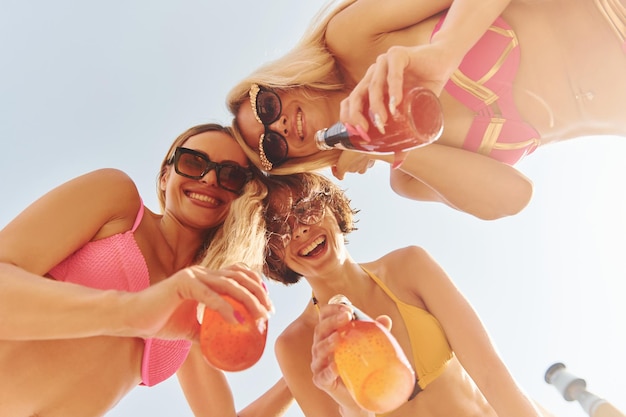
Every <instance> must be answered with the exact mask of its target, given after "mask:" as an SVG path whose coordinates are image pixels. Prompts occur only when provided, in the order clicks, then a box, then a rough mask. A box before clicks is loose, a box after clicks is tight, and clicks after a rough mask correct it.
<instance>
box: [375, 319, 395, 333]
mask: <svg viewBox="0 0 626 417" xmlns="http://www.w3.org/2000/svg"><path fill="white" fill-rule="evenodd" d="M376 321H377V322H379V323H380V324H382V325H383V326H384V327H385V328H386V329H387V330H389V331H391V324H392V322H391V317H389V316H387V315H382V316H378V317H376Z"/></svg>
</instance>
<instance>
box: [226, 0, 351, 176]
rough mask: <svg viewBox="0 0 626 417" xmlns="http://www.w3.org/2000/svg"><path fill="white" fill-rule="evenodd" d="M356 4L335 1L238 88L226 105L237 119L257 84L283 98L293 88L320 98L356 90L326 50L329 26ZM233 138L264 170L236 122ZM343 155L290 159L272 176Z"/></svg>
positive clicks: (326, 153) (313, 166) (308, 168)
mask: <svg viewBox="0 0 626 417" xmlns="http://www.w3.org/2000/svg"><path fill="white" fill-rule="evenodd" d="M355 1H356V0H331V1H330V2H329V3H327V4H326V5H325V6H324V7H323V8H322V9H321V10H320V11H319V12H318V13H317V14H316V15H315V17H314V18H313V19H312V20H311V23H310V25H309V26H308V28H307V29H306V30H305V32H304V34H303V35H302V37H301V38H300V40H299V41H298V43H297V44H296V45H295V46H294V47H293V48H292V49H291V50H290V51H288V52H287V53H286V54H285V55H283V56H282V57H280V58H278V59H275V60H273V61H270V62H268V63H266V64H264V65H262V66H260V67H259V68H257V69H256V70H255V71H253V72H252V73H251V74H250V75H249V76H248V77H246V78H244V79H243V80H241V81H240V82H239V83H238V84H237V85H235V86H234V87H233V88H232V89H231V90H230V92H229V93H228V95H227V96H226V105H227V107H228V109H229V110H230V111H231V113H232V114H233V115H235V116H236V115H237V113H238V112H239V108H240V107H241V106H242V105H245V104H249V103H250V100H249V95H248V94H249V91H250V86H251V85H252V84H253V83H256V84H259V85H262V86H265V87H269V88H272V89H274V90H276V91H277V92H278V93H279V94H280V93H281V92H285V91H287V90H290V89H293V88H299V89H302V91H303V93H304V94H308V93H315V95H316V96H319V95H320V94H321V95H322V96H323V94H324V93H328V92H343V93H345V94H346V95H347V94H348V92H349V91H350V90H351V89H352V87H354V86H353V85H349V84H348V82H347V81H346V80H345V78H344V77H343V75H342V73H341V71H340V69H339V66H338V65H337V62H336V60H335V57H334V56H333V54H332V53H331V52H330V51H329V50H328V48H327V46H326V28H327V26H328V22H329V21H330V20H331V19H332V18H333V17H334V16H335V15H336V14H337V13H339V12H340V11H342V10H343V9H345V8H346V7H348V6H349V5H350V4H352V3H354V2H355ZM232 127H233V136H234V137H235V139H236V140H237V142H238V143H239V144H240V145H241V147H242V148H243V149H244V151H245V153H246V155H247V156H248V158H250V161H251V162H252V163H253V164H254V165H256V166H257V167H259V168H262V166H261V161H260V159H259V156H258V154H257V151H255V150H254V149H252V148H251V147H250V146H249V145H248V144H247V143H246V141H245V140H244V139H243V135H242V134H241V130H240V128H239V126H238V124H237V121H236V120H233V124H232ZM340 153H341V151H323V152H318V153H316V154H314V155H310V156H307V157H300V158H289V159H288V160H287V161H286V162H285V163H284V164H283V165H281V166H280V167H277V168H274V169H272V174H276V175H285V174H291V173H294V172H306V171H316V170H319V169H322V168H325V167H328V166H330V165H333V164H334V163H335V162H336V161H337V158H338V157H339V154H340Z"/></svg>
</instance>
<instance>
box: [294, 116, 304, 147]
mask: <svg viewBox="0 0 626 417" xmlns="http://www.w3.org/2000/svg"><path fill="white" fill-rule="evenodd" d="M303 125H304V123H303V122H302V109H298V112H297V113H296V133H297V134H298V137H299V138H300V140H304V129H303Z"/></svg>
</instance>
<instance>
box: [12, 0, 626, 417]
mask: <svg viewBox="0 0 626 417" xmlns="http://www.w3.org/2000/svg"><path fill="white" fill-rule="evenodd" d="M321 4H322V1H321V0H306V1H298V2H295V1H290V0H278V1H277V0H271V1H266V2H259V1H254V0H229V1H223V2H221V1H219V2H218V1H209V0H205V1H199V0H195V1H194V0H177V1H168V2H165V1H160V0H156V1H155V0H137V1H130V2H128V1H120V0H111V1H107V2H99V3H93V2H79V1H68V0H59V1H56V2H48V1H42V0H33V1H17V0H0V60H1V61H0V141H1V143H2V149H3V152H2V164H0V178H2V179H3V181H2V182H1V183H0V193H1V195H2V199H1V204H0V227H1V226H3V225H5V224H6V223H7V222H9V221H10V220H11V219H12V218H13V217H14V216H15V215H17V214H18V213H19V212H20V211H21V210H22V209H24V208H25V207H26V206H27V205H28V204H30V203H31V202H32V201H33V200H35V199H36V198H37V197H39V196H40V195H41V194H43V193H44V192H46V191H47V190H49V189H50V188H52V187H54V186H56V185H58V184H60V183H62V182H64V181H66V180H68V179H70V178H72V177H74V176H76V175H79V174H82V173H85V172H87V171H90V170H93V169H97V168H101V167H116V168H120V169H123V170H125V171H127V172H128V173H129V174H130V175H131V176H132V177H133V178H134V179H135V180H136V182H137V184H138V187H139V189H140V191H141V193H142V194H143V197H144V201H145V203H146V204H147V205H148V206H149V207H150V208H151V209H153V210H158V203H157V200H156V197H155V178H156V173H157V169H158V166H159V163H160V161H161V158H162V156H163V154H164V153H165V151H166V150H167V148H168V146H169V144H170V142H171V141H172V140H173V139H174V138H175V137H176V136H177V135H178V133H180V132H181V131H183V130H184V129H186V128H187V127H189V126H191V125H194V124H197V123H202V122H208V121H214V122H221V123H228V122H229V121H230V116H229V114H228V112H227V110H226V108H225V105H224V97H225V95H226V92H227V91H228V90H229V88H230V86H232V85H233V84H234V83H235V82H236V81H238V80H239V79H240V78H242V77H243V76H244V75H246V74H247V73H249V72H250V71H251V70H252V69H253V68H255V67H256V66H258V65H259V64H261V63H262V62H264V61H265V60H268V59H271V58H274V57H277V56H278V55H280V54H281V53H283V52H285V51H286V50H287V49H288V48H289V47H290V46H291V45H293V44H294V43H295V42H296V40H297V38H298V37H299V36H300V34H301V33H302V31H303V29H304V27H305V26H306V24H307V22H308V21H309V19H310V18H311V17H312V16H313V14H314V12H315V11H316V10H317V9H318V8H319V7H320V6H321ZM625 156H626V143H625V142H624V139H617V138H585V139H581V140H577V141H574V142H571V143H567V144H557V145H550V146H548V147H546V148H545V149H540V150H539V151H537V152H536V153H535V154H534V155H531V156H530V157H529V158H527V159H526V160H524V161H522V163H521V164H520V165H519V169H520V170H522V171H523V172H524V173H525V174H526V175H528V176H529V177H530V178H531V179H532V180H533V181H534V182H535V186H536V190H535V196H534V198H533V201H532V202H531V204H530V205H529V207H527V209H526V210H525V211H524V212H522V213H521V214H519V215H517V216H515V217H513V218H507V219H502V220H499V221H495V222H484V221H479V220H476V219H473V218H471V217H469V216H468V215H465V214H462V213H457V212H455V211H453V210H452V209H449V208H447V207H444V206H442V205H436V204H425V203H417V202H413V201H409V200H404V199H402V198H400V197H397V196H395V195H394V194H393V193H392V192H391V191H390V190H389V187H388V185H387V175H388V173H387V171H388V169H387V166H384V165H376V166H375V167H374V168H373V169H372V170H370V171H369V172H368V173H367V174H366V175H352V176H350V177H349V178H348V179H347V180H346V181H344V182H342V183H341V184H342V185H343V186H344V188H346V189H347V191H348V194H349V196H350V197H351V198H352V200H353V202H354V205H355V206H356V207H357V208H359V209H361V212H360V214H359V216H358V217H359V219H360V222H359V224H358V226H359V230H358V231H357V232H355V233H354V234H353V235H352V236H351V237H350V244H349V248H350V249H351V252H352V254H353V257H354V258H355V259H356V260H357V261H367V260H371V259H374V258H376V257H378V256H380V255H382V254H384V253H386V252H388V251H390V250H392V249H395V248H397V247H401V246H405V245H413V244H415V245H420V246H423V247H425V248H426V249H427V250H429V251H430V252H431V254H432V255H433V256H434V257H435V259H437V260H438V261H439V263H440V264H441V265H442V266H443V267H444V268H445V269H446V270H447V271H448V273H449V274H450V276H451V277H452V279H453V280H454V281H455V282H456V284H457V285H458V286H459V287H460V288H461V289H462V291H463V292H464V293H465V294H466V296H467V297H468V298H469V300H470V301H471V303H472V304H473V305H474V307H475V308H476V310H477V311H478V313H479V314H480V316H481V317H482V319H483V320H484V322H485V325H486V326H487V328H488V330H489V332H490V334H491V336H492V337H493V340H494V342H495V344H496V345H497V346H498V348H499V350H500V352H501V354H502V356H503V357H504V359H505V361H506V363H507V364H508V366H509V367H510V369H511V372H512V373H513V375H514V376H515V377H516V378H517V380H518V381H519V382H520V384H521V385H522V387H523V388H524V389H525V390H526V391H527V392H528V393H529V394H530V395H531V396H532V397H533V398H535V399H536V400H538V401H540V402H542V403H543V404H544V405H546V406H547V407H548V408H550V409H551V410H553V411H554V412H555V413H557V414H559V415H561V416H572V417H576V416H583V413H582V411H581V410H580V409H579V408H578V406H577V405H574V404H571V403H567V402H565V401H564V400H563V399H562V398H560V396H559V395H558V394H557V392H556V390H555V389H554V388H553V387H551V386H549V385H547V384H546V383H545V382H544V381H543V374H544V371H545V370H546V368H547V367H548V366H549V365H551V364H552V363H554V362H557V361H562V362H564V363H566V364H567V365H568V368H569V369H570V370H571V371H572V372H575V373H577V374H579V375H580V376H582V377H584V378H586V379H587V382H588V386H589V388H590V389H591V390H592V391H594V392H596V393H598V394H600V395H602V396H604V397H606V398H608V399H610V400H612V401H613V403H614V404H616V405H618V406H619V407H620V408H621V409H623V410H626V396H624V388H625V387H626V379H625V377H624V376H625V375H626V362H625V360H624V357H623V353H624V352H626V331H625V330H624V329H625V328H626V307H625V303H624V302H623V301H622V300H623V299H624V296H626V285H625V282H626V273H625V272H626V256H625V254H626V238H625V233H624V232H626V215H624V213H626V190H625V187H624V178H626V168H625V167H624V163H623V161H624V158H625ZM270 291H271V294H272V296H273V299H274V301H275V304H276V305H277V315H276V316H275V317H274V318H272V321H271V322H270V338H269V340H268V349H267V350H266V352H265V355H264V357H263V358H262V360H261V362H260V363H259V364H258V365H256V366H255V367H254V368H252V369H251V370H249V371H244V372H241V373H235V374H229V375H228V377H229V380H230V382H231V384H232V389H233V391H234V393H235V396H236V400H237V404H238V405H239V406H240V407H242V406H244V405H245V404H247V403H248V402H250V401H251V400H252V399H254V398H255V397H256V396H258V395H259V394H260V393H261V392H262V391H264V390H265V389H266V388H267V387H269V386H270V385H271V384H272V383H273V382H274V381H275V380H276V379H277V378H279V376H280V373H279V370H278V367H277V365H276V362H275V359H274V354H273V350H272V344H273V339H274V338H275V337H276V335H277V334H278V333H279V332H280V331H281V330H282V329H283V328H284V327H285V325H286V324H287V323H288V322H289V321H290V320H291V319H292V318H294V317H295V316H296V315H297V314H299V312H300V311H301V310H302V308H303V307H304V304H305V303H306V302H307V299H308V295H309V289H308V288H307V287H306V284H301V285H298V286H296V287H290V288H283V287H281V286H279V285H277V284H273V285H271V286H270ZM50 383H54V381H50ZM109 415H110V416H115V417H131V416H137V415H152V416H154V417H160V416H171V415H176V416H180V417H185V416H191V412H190V411H189V409H188V407H187V405H186V403H185V401H184V398H183V396H182V394H181V391H180V389H179V388H178V384H177V381H176V378H175V377H174V378H171V379H170V380H168V381H167V382H165V383H163V384H162V385H160V386H157V387H154V388H146V387H138V388H137V389H135V390H134V391H133V392H132V393H131V395H129V396H128V397H127V398H126V399H124V400H123V401H122V402H121V403H120V404H119V405H118V407H117V408H116V409H115V410H114V411H112V412H111V413H109ZM288 416H289V417H299V416H302V413H301V412H300V411H299V410H298V409H297V407H295V406H294V407H292V409H291V410H290V411H289V414H288Z"/></svg>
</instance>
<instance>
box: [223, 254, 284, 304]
mask: <svg viewBox="0 0 626 417" xmlns="http://www.w3.org/2000/svg"><path fill="white" fill-rule="evenodd" d="M224 269H225V270H227V271H232V272H234V273H235V274H234V275H233V276H232V277H233V278H234V279H235V280H236V281H237V282H238V283H239V284H240V285H241V286H243V287H245V288H246V289H247V290H248V291H250V292H251V293H252V294H253V295H254V296H255V297H256V298H257V299H258V300H259V301H260V302H261V304H262V305H263V306H264V307H265V308H266V309H267V311H270V312H274V305H273V304H272V300H271V299H270V297H269V291H268V289H267V285H266V284H265V281H264V280H263V276H262V275H261V274H260V273H259V272H257V271H255V270H253V269H251V268H250V267H248V266H247V265H245V264H244V263H237V264H235V265H231V266H229V267H226V268H224Z"/></svg>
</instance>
